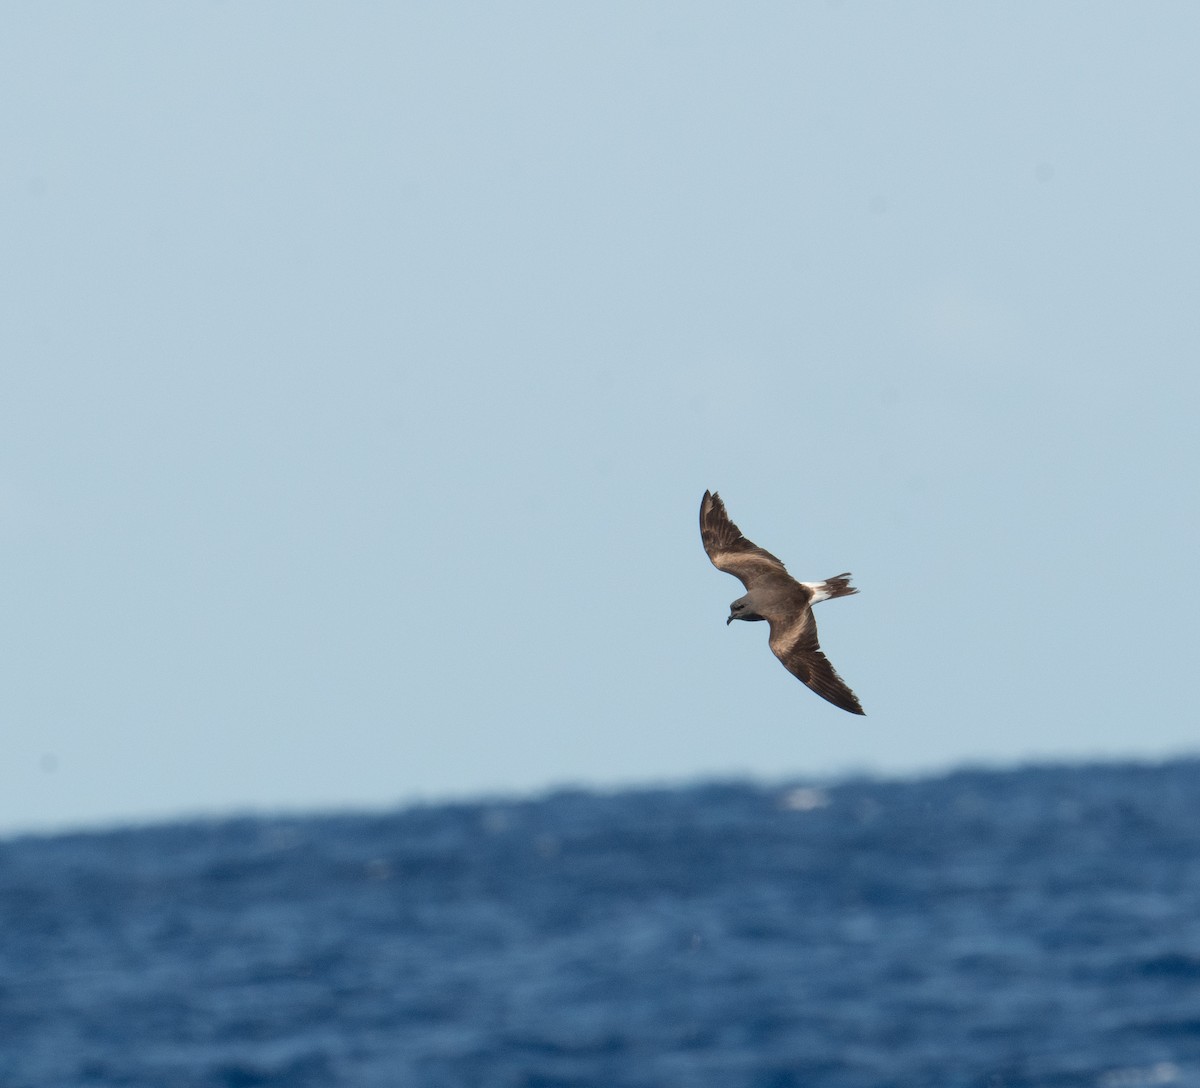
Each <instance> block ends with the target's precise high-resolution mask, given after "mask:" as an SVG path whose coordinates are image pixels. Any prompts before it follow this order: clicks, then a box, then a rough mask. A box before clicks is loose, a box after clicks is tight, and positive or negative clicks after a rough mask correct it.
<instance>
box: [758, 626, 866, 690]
mask: <svg viewBox="0 0 1200 1088" xmlns="http://www.w3.org/2000/svg"><path fill="white" fill-rule="evenodd" d="M771 650H772V651H773V652H774V654H775V656H776V657H777V658H779V660H780V661H782V662H783V666H784V668H785V669H787V671H788V672H790V673H791V674H792V675H793V676H795V677H796V678H797V679H798V680H799V681H800V682H801V683H803V684H805V685H806V686H807V687H809V688H811V689H812V690H813V691H815V692H816V693H817V694H818V695H819V696H821V698H822V699H828V700H829V702H831V703H833V705H834V706H837V707H841V708H842V710H848V711H849V712H850V713H851V714H865V713H866V711H865V710H863V708H862V706H861V704H860V703H859V701H858V696H857V695H855V694H854V692H852V691H851V690H850V688H849V687H848V686H847V684H846V681H845V680H843V679H842V678H841V677H840V676H838V674H837V671H836V670H835V669H834V667H833V666H832V665H831V664H830V663H829V658H827V657H826V656H825V655H824V654H823V653H821V647H820V646H819V645H818V644H817V621H816V620H815V619H813V614H812V609H811V608H805V609H803V610H802V611H801V612H799V613H798V614H797V615H796V617H795V618H794V619H793V620H791V622H782V621H780V620H771Z"/></svg>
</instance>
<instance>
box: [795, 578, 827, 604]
mask: <svg viewBox="0 0 1200 1088" xmlns="http://www.w3.org/2000/svg"><path fill="white" fill-rule="evenodd" d="M800 584H801V585H802V586H803V587H804V588H805V589H807V590H809V591H810V592H811V593H812V600H811V601H809V604H820V603H821V601H827V600H829V598H830V597H831V596H832V594H831V593H830V592H829V589H828V585H829V583H828V582H801V583H800Z"/></svg>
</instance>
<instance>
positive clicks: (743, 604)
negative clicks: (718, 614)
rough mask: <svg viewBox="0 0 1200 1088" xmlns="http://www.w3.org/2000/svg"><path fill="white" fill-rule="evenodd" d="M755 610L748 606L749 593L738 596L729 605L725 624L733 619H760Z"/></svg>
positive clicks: (728, 623) (727, 624)
mask: <svg viewBox="0 0 1200 1088" xmlns="http://www.w3.org/2000/svg"><path fill="white" fill-rule="evenodd" d="M761 619H762V616H760V615H759V614H758V613H757V612H755V611H754V609H753V608H751V607H750V595H749V594H747V595H746V596H745V597H739V598H738V599H737V600H736V601H734V602H733V604H731V605H730V606H729V618H728V619H727V620H726V621H725V626H726V627H728V626H729V625H730V624H731V623H733V621H734V620H761Z"/></svg>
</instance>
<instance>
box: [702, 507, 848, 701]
mask: <svg viewBox="0 0 1200 1088" xmlns="http://www.w3.org/2000/svg"><path fill="white" fill-rule="evenodd" d="M700 539H701V540H702V541H703V542H704V550H705V551H706V552H707V553H708V558H709V559H711V560H712V563H713V566H715V567H716V568H717V570H723V571H725V572H726V573H727V574H732V575H733V576H734V577H735V578H737V579H739V580H740V581H741V583H742V585H744V586H745V587H746V593H745V595H744V596H742V597H739V598H738V599H737V600H736V601H734V602H733V604H731V605H730V606H729V619H727V620H726V621H725V623H726V625H728V624H730V623H732V622H733V621H734V620H765V621H766V622H767V623H769V624H770V625H771V637H770V646H771V650H772V652H773V653H774V654H775V656H776V657H777V658H779V660H780V661H782V662H783V665H784V667H785V668H786V669H787V670H788V672H790V673H791V674H792V675H793V676H795V677H797V678H798V679H799V680H800V681H801V682H803V683H804V684H806V685H807V686H808V687H809V688H811V689H812V690H813V691H815V692H816V693H817V694H818V695H820V696H821V698H822V699H827V700H828V701H829V702H831V703H833V705H834V706H837V707H841V709H842V710H847V711H849V712H850V713H851V714H862V713H864V711H863V708H862V706H861V705H860V704H859V702H858V697H857V696H856V695H855V694H854V692H852V691H851V690H850V688H849V687H847V686H846V682H845V681H844V680H843V679H842V678H841V677H840V676H838V674H837V672H836V671H835V670H834V667H833V666H832V665H831V664H830V663H829V660H828V659H827V658H826V657H825V655H824V654H823V653H822V652H821V647H820V645H819V644H818V643H817V623H816V620H815V619H814V618H813V614H812V606H813V605H814V604H817V603H818V602H820V601H827V600H830V599H831V598H833V597H846V596H849V595H850V594H851V593H857V592H858V590H856V589H855V588H854V587H853V586H851V585H850V575H849V574H839V575H837V576H836V577H834V578H827V579H825V581H823V582H797V581H796V579H795V578H793V577H792V576H791V575H790V574H788V572H787V568H786V567H785V566H784V565H783V563H782V562H780V561H779V560H778V559H776V558H775V556H773V555H772V554H771V553H770V552H769V551H766V550H765V549H763V548H760V547H758V545H756V544H754V543H752V542H751V541H749V540H747V539H746V538H745V537H744V536H743V535H742V531H741V530H740V529H739V528H738V527H737V526H736V525H735V524H734V523H733V522H732V521H731V520H730V518H729V514H728V513H726V511H725V504H724V503H723V502H722V501H721V497H720V496H719V495H718V494H717V493H716V492H708V491H706V492H704V499H703V500H702V501H701V503H700Z"/></svg>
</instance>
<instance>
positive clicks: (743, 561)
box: [700, 491, 790, 589]
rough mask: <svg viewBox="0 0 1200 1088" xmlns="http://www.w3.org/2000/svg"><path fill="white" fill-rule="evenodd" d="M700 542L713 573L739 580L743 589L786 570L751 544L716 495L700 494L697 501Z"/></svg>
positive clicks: (764, 551)
mask: <svg viewBox="0 0 1200 1088" xmlns="http://www.w3.org/2000/svg"><path fill="white" fill-rule="evenodd" d="M700 539H701V540H702V541H704V550H705V551H706V552H708V558H709V559H711V560H712V562H713V566H714V567H716V568H717V570H723V571H725V572H726V573H727V574H732V575H733V576H734V577H735V578H740V579H741V582H742V585H744V586H745V587H746V588H747V589H749V588H750V583H751V582H753V581H755V580H756V579H758V578H760V577H761V576H762V575H764V574H783V575H785V576H788V577H789V578H790V575H788V573H787V568H786V567H785V566H784V565H783V564H782V563H781V562H780V561H779V560H778V559H776V558H775V556H773V555H772V554H771V553H770V552H769V551H767V550H766V549H765V548H760V547H759V546H758V545H757V544H753V543H751V542H750V541H749V540H747V539H746V538H745V537H744V536H742V531H741V529H739V528H738V527H737V526H736V525H734V523H733V522H732V521H730V520H729V515H728V514H727V513H726V512H725V504H724V503H723V502H722V501H721V496H720V495H718V494H717V493H716V492H711V493H710V492H708V491H706V492H704V498H703V499H702V500H701V502H700Z"/></svg>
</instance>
